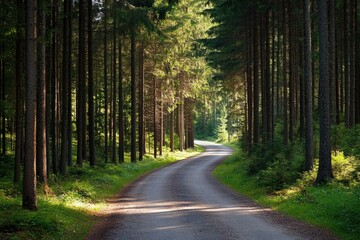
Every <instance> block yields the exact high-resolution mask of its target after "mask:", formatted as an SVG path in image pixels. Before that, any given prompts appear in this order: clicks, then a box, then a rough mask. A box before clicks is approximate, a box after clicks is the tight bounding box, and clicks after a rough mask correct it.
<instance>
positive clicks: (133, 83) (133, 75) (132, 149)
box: [130, 27, 136, 162]
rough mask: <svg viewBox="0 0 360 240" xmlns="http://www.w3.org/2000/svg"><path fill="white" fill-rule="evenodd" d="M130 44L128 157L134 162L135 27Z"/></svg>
mask: <svg viewBox="0 0 360 240" xmlns="http://www.w3.org/2000/svg"><path fill="white" fill-rule="evenodd" d="M130 45H131V136H130V138H131V146H130V159H131V162H136V76H135V67H136V66H135V51H136V50H135V46H136V45H135V29H134V28H133V27H131V30H130Z"/></svg>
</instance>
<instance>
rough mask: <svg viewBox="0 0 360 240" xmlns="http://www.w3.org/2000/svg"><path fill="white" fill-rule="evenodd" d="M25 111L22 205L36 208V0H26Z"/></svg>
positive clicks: (31, 208)
mask: <svg viewBox="0 0 360 240" xmlns="http://www.w3.org/2000/svg"><path fill="white" fill-rule="evenodd" d="M25 9H26V31H25V44H26V62H25V64H26V65H25V66H26V88H25V89H26V93H25V94H26V113H25V125H26V128H25V159H24V178H23V180H24V184H23V199H22V206H23V208H25V209H30V210H36V209H37V199H36V38H37V33H36V27H35V26H36V9H37V8H36V1H34V0H28V1H26V8H25Z"/></svg>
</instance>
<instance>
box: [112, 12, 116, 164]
mask: <svg viewBox="0 0 360 240" xmlns="http://www.w3.org/2000/svg"><path fill="white" fill-rule="evenodd" d="M114 19H115V10H114ZM113 34H114V36H113V99H112V100H113V104H112V107H113V111H112V118H113V121H112V122H113V124H112V140H113V141H112V162H113V163H116V162H117V160H116V95H117V90H116V80H117V79H116V45H117V42H116V20H114V32H113Z"/></svg>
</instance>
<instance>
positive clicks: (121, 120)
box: [118, 39, 124, 163]
mask: <svg viewBox="0 0 360 240" xmlns="http://www.w3.org/2000/svg"><path fill="white" fill-rule="evenodd" d="M118 64H119V162H120V163H123V162H124V96H123V70H122V68H123V67H122V44H121V39H120V40H119V63H118Z"/></svg>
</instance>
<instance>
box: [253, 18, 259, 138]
mask: <svg viewBox="0 0 360 240" xmlns="http://www.w3.org/2000/svg"><path fill="white" fill-rule="evenodd" d="M253 31H254V34H253V59H252V60H253V61H254V63H253V81H254V82H253V84H254V93H253V96H254V130H253V134H254V135H253V137H254V138H253V142H254V143H255V144H256V143H259V60H258V57H259V54H258V28H257V15H256V12H255V13H254V16H253Z"/></svg>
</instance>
